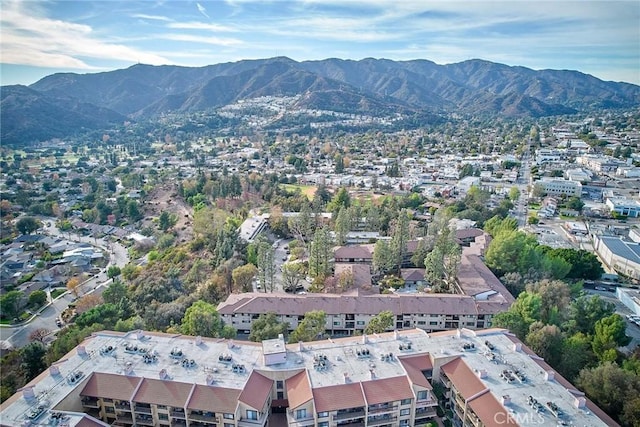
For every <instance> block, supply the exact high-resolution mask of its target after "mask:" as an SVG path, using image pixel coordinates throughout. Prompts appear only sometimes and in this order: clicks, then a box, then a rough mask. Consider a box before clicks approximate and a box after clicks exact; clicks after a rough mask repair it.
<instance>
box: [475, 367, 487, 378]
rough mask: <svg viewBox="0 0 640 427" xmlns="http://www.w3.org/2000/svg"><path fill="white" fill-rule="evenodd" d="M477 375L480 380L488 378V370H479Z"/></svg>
mask: <svg viewBox="0 0 640 427" xmlns="http://www.w3.org/2000/svg"><path fill="white" fill-rule="evenodd" d="M476 374H477V375H478V378H487V370H486V369H478V370H476Z"/></svg>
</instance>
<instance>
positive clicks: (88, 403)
mask: <svg viewBox="0 0 640 427" xmlns="http://www.w3.org/2000/svg"><path fill="white" fill-rule="evenodd" d="M82 406H83V407H84V408H99V407H100V403H99V402H98V399H97V398H95V397H83V398H82Z"/></svg>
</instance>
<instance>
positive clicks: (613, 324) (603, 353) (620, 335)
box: [592, 313, 631, 362]
mask: <svg viewBox="0 0 640 427" xmlns="http://www.w3.org/2000/svg"><path fill="white" fill-rule="evenodd" d="M626 329H627V323H626V322H625V321H624V319H623V318H622V316H620V315H619V314H615V313H614V314H612V315H611V316H607V317H604V318H602V319H600V320H598V321H597V322H596V324H595V326H594V335H593V341H592V344H593V352H594V353H595V355H596V356H598V359H600V360H601V361H603V362H613V361H615V360H616V358H617V357H618V353H617V350H616V348H617V347H622V346H625V345H627V344H629V342H631V338H630V337H628V336H627V335H626V333H625V331H626Z"/></svg>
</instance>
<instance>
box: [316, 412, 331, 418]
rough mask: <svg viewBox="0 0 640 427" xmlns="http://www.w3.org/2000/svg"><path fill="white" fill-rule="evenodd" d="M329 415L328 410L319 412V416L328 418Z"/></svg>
mask: <svg viewBox="0 0 640 427" xmlns="http://www.w3.org/2000/svg"><path fill="white" fill-rule="evenodd" d="M328 416H329V413H328V412H318V418H326V417H328Z"/></svg>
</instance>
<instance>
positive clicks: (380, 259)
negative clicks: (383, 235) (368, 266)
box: [373, 240, 394, 274]
mask: <svg viewBox="0 0 640 427" xmlns="http://www.w3.org/2000/svg"><path fill="white" fill-rule="evenodd" d="M393 267H394V260H393V255H392V253H391V248H389V243H387V241H386V240H378V241H376V245H375V247H374V248H373V268H374V269H375V271H376V272H379V273H383V274H385V273H388V272H389V271H391V270H392V269H393Z"/></svg>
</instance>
